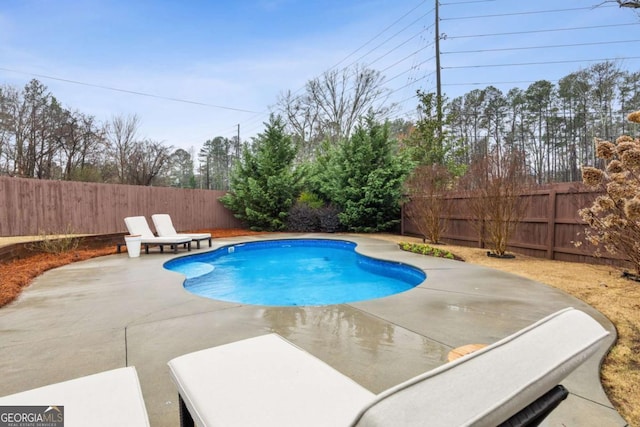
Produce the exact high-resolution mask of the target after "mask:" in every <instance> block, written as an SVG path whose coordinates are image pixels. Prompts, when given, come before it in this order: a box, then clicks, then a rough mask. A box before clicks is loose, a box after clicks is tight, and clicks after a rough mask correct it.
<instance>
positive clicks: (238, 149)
mask: <svg viewBox="0 0 640 427" xmlns="http://www.w3.org/2000/svg"><path fill="white" fill-rule="evenodd" d="M239 158H240V123H238V142H237V143H236V159H239Z"/></svg>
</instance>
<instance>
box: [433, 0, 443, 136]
mask: <svg viewBox="0 0 640 427" xmlns="http://www.w3.org/2000/svg"><path fill="white" fill-rule="evenodd" d="M435 3H436V5H435V9H434V10H435V14H434V15H435V21H436V22H435V32H436V39H435V49H436V114H437V116H438V138H437V141H438V143H442V82H441V80H440V11H439V6H440V2H439V0H435Z"/></svg>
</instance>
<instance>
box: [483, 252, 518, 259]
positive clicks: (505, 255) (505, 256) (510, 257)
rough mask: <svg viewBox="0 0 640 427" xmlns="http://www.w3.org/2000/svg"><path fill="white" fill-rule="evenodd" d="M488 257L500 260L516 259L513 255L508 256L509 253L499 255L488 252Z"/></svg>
mask: <svg viewBox="0 0 640 427" xmlns="http://www.w3.org/2000/svg"><path fill="white" fill-rule="evenodd" d="M487 256H488V257H491V258H500V259H514V258H515V257H516V256H515V255H513V254H508V253H503V254H497V253H495V252H491V251H487Z"/></svg>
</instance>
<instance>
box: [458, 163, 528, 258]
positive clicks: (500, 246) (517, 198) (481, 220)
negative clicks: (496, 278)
mask: <svg viewBox="0 0 640 427" xmlns="http://www.w3.org/2000/svg"><path fill="white" fill-rule="evenodd" d="M522 156H523V155H522V154H521V153H518V152H516V151H514V152H511V153H509V154H508V155H506V156H503V155H501V153H500V152H499V151H494V152H492V153H489V155H487V156H478V157H477V158H476V159H474V161H473V162H472V164H471V166H470V167H469V170H468V171H467V173H466V174H465V176H464V177H463V180H462V185H463V188H465V189H466V190H468V191H469V192H470V196H471V197H469V199H468V201H467V203H468V208H469V210H470V211H471V213H472V215H473V216H474V217H475V221H473V222H472V224H473V226H474V228H475V229H476V231H477V233H478V236H479V237H480V240H481V241H484V240H485V238H486V240H487V241H488V243H489V246H490V248H491V250H492V252H493V253H495V254H497V255H499V256H503V255H504V254H505V252H506V250H507V244H508V243H509V240H511V237H512V236H513V234H514V233H515V230H516V227H517V225H518V223H519V222H520V221H521V220H522V218H524V215H525V213H526V210H527V208H528V206H529V202H530V198H528V197H524V196H522V194H523V193H525V192H526V190H527V188H528V187H530V185H531V184H530V178H529V177H528V176H527V173H526V170H525V167H524V161H523V157H522Z"/></svg>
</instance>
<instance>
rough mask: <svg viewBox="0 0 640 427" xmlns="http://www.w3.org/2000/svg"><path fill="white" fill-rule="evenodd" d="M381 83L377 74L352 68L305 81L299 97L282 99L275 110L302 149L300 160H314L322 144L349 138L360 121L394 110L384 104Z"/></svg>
mask: <svg viewBox="0 0 640 427" xmlns="http://www.w3.org/2000/svg"><path fill="white" fill-rule="evenodd" d="M383 82H384V77H383V76H382V75H381V74H380V72H379V71H375V70H372V69H369V68H365V67H362V66H355V67H353V68H344V69H341V70H331V71H327V72H325V73H324V74H323V75H322V76H320V77H317V78H315V79H313V80H310V81H308V82H307V84H306V86H305V92H304V93H303V94H301V95H297V96H296V95H293V94H291V93H290V92H288V93H286V94H285V95H283V96H281V97H280V99H279V100H278V104H277V106H276V110H277V111H278V113H280V114H281V115H282V116H283V117H284V118H285V119H286V120H287V126H288V127H289V130H290V131H291V132H293V134H294V139H295V140H296V142H297V144H298V147H299V148H302V150H301V151H300V154H299V158H301V159H302V160H305V159H308V158H314V156H315V150H316V149H317V148H318V147H319V146H320V143H321V142H322V141H324V140H329V141H330V142H331V143H335V142H336V141H339V140H340V139H343V138H346V137H348V136H349V135H351V132H352V131H353V129H354V128H355V126H356V124H357V123H358V121H359V120H360V119H361V118H362V117H364V116H366V115H369V114H372V115H373V116H383V115H385V114H387V113H388V112H389V111H390V110H391V109H393V108H394V106H393V105H389V104H388V103H386V102H385V101H386V99H385V94H386V93H387V92H388V90H387V89H385V88H384V87H383V86H382V85H383Z"/></svg>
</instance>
